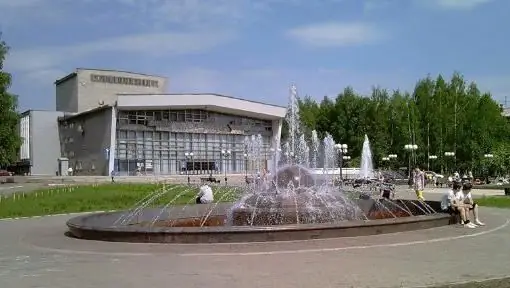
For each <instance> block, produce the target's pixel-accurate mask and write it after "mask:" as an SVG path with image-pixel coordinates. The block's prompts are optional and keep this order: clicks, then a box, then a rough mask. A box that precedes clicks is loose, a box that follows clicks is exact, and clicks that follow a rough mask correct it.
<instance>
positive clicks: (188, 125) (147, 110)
mask: <svg viewBox="0 0 510 288" xmlns="http://www.w3.org/2000/svg"><path fill="white" fill-rule="evenodd" d="M55 85H56V108H57V109H56V110H57V111H51V113H52V114H51V115H52V117H53V123H54V128H48V127H46V128H45V129H46V130H47V131H46V132H47V133H42V134H41V133H36V134H37V137H35V135H36V134H33V133H34V130H33V129H37V128H36V126H34V125H36V124H34V122H37V121H38V120H37V119H31V120H30V119H29V120H26V119H25V120H22V122H21V123H20V124H21V127H20V128H21V129H20V133H22V134H23V135H22V136H23V137H24V139H27V138H26V137H27V135H28V139H30V140H25V141H24V144H23V145H22V148H21V149H22V150H23V151H20V152H22V153H21V155H20V156H24V157H28V158H29V159H21V160H23V161H27V160H28V162H29V163H31V164H30V165H31V166H32V167H38V168H37V172H35V171H34V170H32V171H31V173H32V174H53V175H54V174H55V173H57V172H59V165H58V163H59V161H61V159H68V160H66V161H68V165H69V167H71V168H73V171H74V173H75V174H76V175H109V174H110V172H112V171H114V172H115V173H116V174H117V175H133V174H137V173H145V174H154V175H172V174H183V173H189V174H210V173H212V174H216V173H223V172H227V173H229V174H231V173H244V171H245V169H246V167H247V162H246V161H247V160H246V159H245V153H246V147H245V137H246V136H251V135H257V134H261V135H262V138H263V143H264V148H265V151H266V155H267V161H266V165H271V164H270V163H268V162H269V161H270V158H271V157H270V155H269V154H270V152H269V149H270V147H271V146H272V145H274V143H275V142H277V141H278V139H279V135H280V133H281V127H282V121H283V120H282V119H283V117H284V116H285V113H286V108H285V107H281V106H275V105H270V104H264V103H259V102H254V101H248V100H243V99H239V98H234V97H229V96H224V95H218V94H167V93H165V91H166V86H167V80H166V79H165V78H163V77H157V76H151V75H144V74H137V73H130V72H120V71H112V70H96V69H77V70H76V72H74V73H71V74H70V75H68V76H66V77H64V78H62V79H60V80H57V81H56V82H55ZM35 112H37V111H27V112H25V113H24V115H28V117H30V115H37V114H38V113H35ZM50 118H51V117H50ZM23 121H24V122H23ZM27 123H28V124H27ZM47 126H48V125H47ZM23 127H24V128H23ZM52 129H53V130H55V131H53V132H55V133H52V132H51V131H49V130H52ZM43 134H47V135H50V136H51V135H58V139H54V141H53V143H55V145H58V148H59V149H57V150H55V151H58V152H54V153H50V154H52V155H45V157H44V159H46V161H49V162H50V163H49V165H46V166H45V165H42V164H41V165H39V164H40V163H35V160H36V159H37V154H38V153H48V152H47V151H48V149H47V148H44V147H36V146H37V142H38V139H36V138H40V137H44V135H43ZM50 136H48V137H50ZM53 138H56V137H55V136H54V137H53ZM39 142H41V141H39ZM42 142H44V141H42ZM46 142H48V141H46ZM222 150H224V151H230V152H231V153H230V154H229V155H225V154H222V153H221V151H222ZM27 151H28V152H27ZM45 151H46V152H45ZM50 159H51V161H50ZM59 159H60V160H59ZM43 170H44V171H43ZM60 173H63V174H64V172H63V171H60Z"/></svg>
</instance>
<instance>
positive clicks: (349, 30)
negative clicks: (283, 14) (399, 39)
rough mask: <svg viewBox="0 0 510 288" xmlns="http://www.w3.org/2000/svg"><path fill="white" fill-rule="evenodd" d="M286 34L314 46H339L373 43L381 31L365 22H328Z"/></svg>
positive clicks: (380, 34) (295, 29)
mask: <svg viewBox="0 0 510 288" xmlns="http://www.w3.org/2000/svg"><path fill="white" fill-rule="evenodd" d="M287 35H288V36H289V37H291V38H293V39H295V40H296V41H298V42H300V43H302V44H304V45H306V46H315V47H340V46H353V45H360V44H367V43H373V42H375V41H378V40H380V39H382V38H383V36H384V35H383V33H382V32H381V31H379V30H378V29H375V27H373V26H371V25H369V24H366V23H340V22H328V23H318V24H311V25H307V26H301V27H297V28H294V29H291V30H290V31H288V32H287Z"/></svg>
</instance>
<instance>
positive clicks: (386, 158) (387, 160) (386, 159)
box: [381, 157, 390, 170]
mask: <svg viewBox="0 0 510 288" xmlns="http://www.w3.org/2000/svg"><path fill="white" fill-rule="evenodd" d="M381 160H382V161H383V162H384V163H387V162H389V161H390V157H382V158H381ZM384 166H386V168H388V167H387V165H386V164H385V165H384ZM388 170H389V169H388Z"/></svg>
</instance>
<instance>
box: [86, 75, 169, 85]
mask: <svg viewBox="0 0 510 288" xmlns="http://www.w3.org/2000/svg"><path fill="white" fill-rule="evenodd" d="M90 81H92V82H99V83H109V84H122V85H132V86H144V87H156V88H157V87H159V83H158V81H157V80H150V79H141V78H131V77H121V76H111V75H98V74H91V75H90Z"/></svg>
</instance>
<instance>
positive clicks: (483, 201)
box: [476, 196, 510, 208]
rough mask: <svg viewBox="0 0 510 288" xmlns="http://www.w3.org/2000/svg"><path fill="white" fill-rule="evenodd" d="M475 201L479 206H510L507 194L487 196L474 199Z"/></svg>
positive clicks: (509, 198)
mask: <svg viewBox="0 0 510 288" xmlns="http://www.w3.org/2000/svg"><path fill="white" fill-rule="evenodd" d="M476 203H478V205H480V206H488V207H497V208H510V197H509V196H489V197H481V198H477V199H476Z"/></svg>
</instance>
